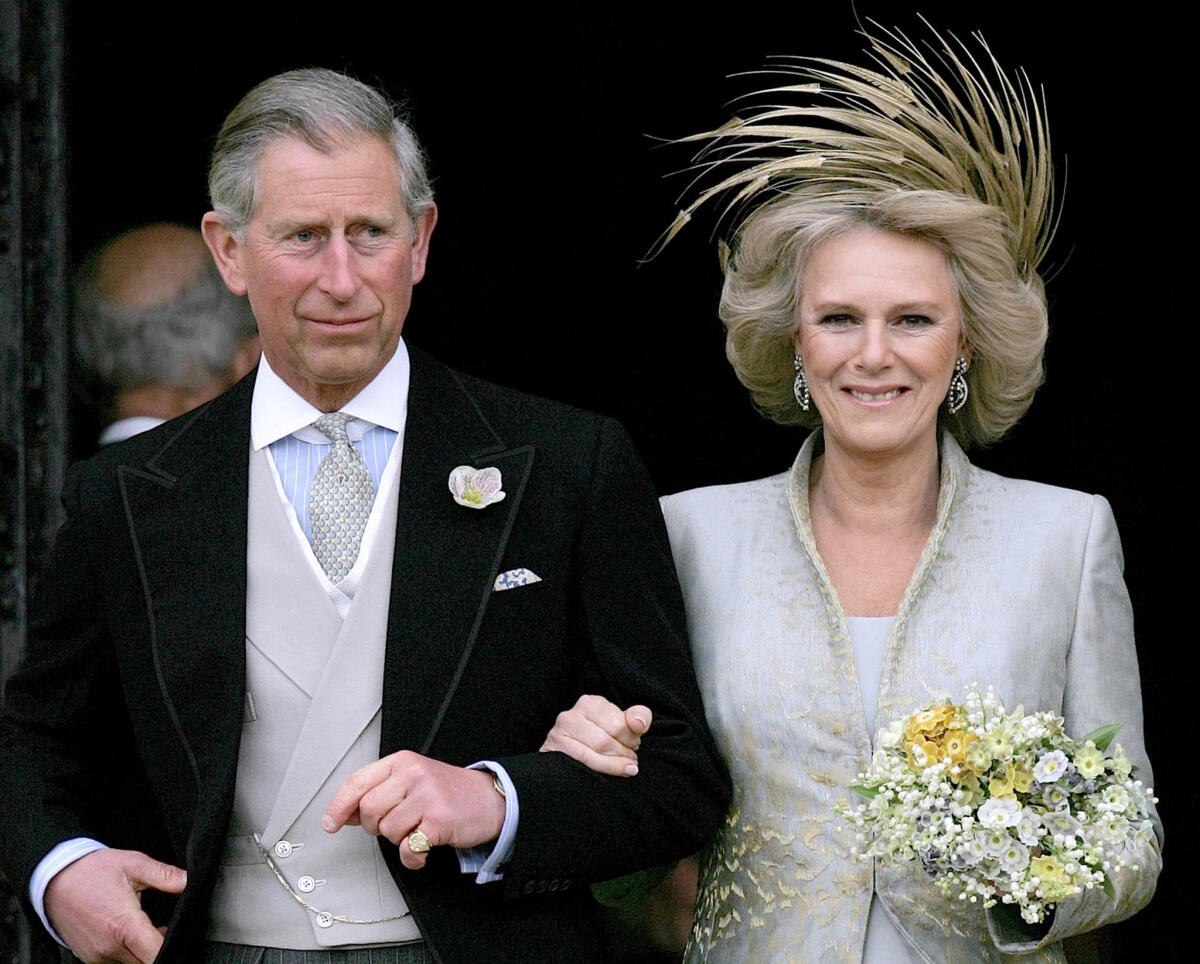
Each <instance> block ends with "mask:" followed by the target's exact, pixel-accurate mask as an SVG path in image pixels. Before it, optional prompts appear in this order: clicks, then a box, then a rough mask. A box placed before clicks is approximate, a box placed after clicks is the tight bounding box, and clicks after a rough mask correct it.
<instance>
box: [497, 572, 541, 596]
mask: <svg viewBox="0 0 1200 964" xmlns="http://www.w3.org/2000/svg"><path fill="white" fill-rule="evenodd" d="M541 581H542V577H541V576H539V575H538V574H537V573H536V572H534V571H533V570H531V569H509V570H508V572H502V573H500V575H498V576H497V577H496V582H495V584H494V585H493V586H492V592H502V591H503V590H505V589H516V588H517V587H518V586H528V585H529V584H530V583H534V582H541Z"/></svg>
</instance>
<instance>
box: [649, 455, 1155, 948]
mask: <svg viewBox="0 0 1200 964" xmlns="http://www.w3.org/2000/svg"><path fill="white" fill-rule="evenodd" d="M819 440H820V432H815V433H813V434H812V435H811V436H810V437H809V438H808V440H807V441H806V442H805V443H804V446H803V447H802V448H801V450H800V454H799V456H798V457H797V459H796V462H795V464H794V465H793V467H792V469H791V471H790V472H788V473H785V474H783V475H778V476H774V477H771V478H767V479H760V480H757V481H754V482H747V483H742V484H738V485H727V486H714V487H710V488H704V489H696V490H692V491H689V492H683V493H680V494H678V495H674V496H668V497H666V498H665V499H663V500H662V504H663V513H664V515H665V517H666V520H667V528H668V530H669V532H670V536H671V547H672V550H673V552H674V555H675V561H676V565H677V567H678V570H679V576H680V581H681V583H682V585H683V592H684V598H685V602H686V605H687V616H688V624H689V627H690V631H691V637H692V647H693V656H694V660H695V666H696V674H697V676H698V678H699V681H700V688H701V692H702V695H703V697H704V705H705V708H706V712H707V715H708V723H709V726H710V728H711V729H712V732H713V734H714V735H715V736H716V739H717V743H718V746H719V748H720V750H721V752H722V754H723V756H724V758H725V760H726V762H727V763H728V765H729V769H730V772H731V774H732V776H733V782H734V802H733V805H732V807H731V809H730V811H729V814H728V817H727V820H726V822H725V825H724V827H723V829H722V830H721V832H720V833H719V834H718V836H717V838H716V840H715V841H714V843H713V844H712V846H711V847H710V848H709V850H708V851H707V852H706V854H705V856H704V859H703V860H702V864H701V879H700V896H699V901H698V904H697V908H696V917H695V922H694V927H693V936H692V941H691V943H690V944H689V947H688V953H687V960H688V961H690V962H699V961H706V962H718V961H771V962H783V961H799V962H806V964H807V962H859V961H861V959H862V953H863V941H864V936H865V933H866V925H867V914H868V911H869V908H870V904H871V898H872V893H873V892H877V893H878V895H879V897H880V898H881V900H882V901H883V904H884V908H885V909H886V911H887V912H888V914H889V915H890V916H891V918H892V919H893V920H894V921H895V923H896V925H897V927H898V928H899V929H900V931H901V933H902V934H903V935H904V936H905V938H906V939H907V940H908V942H909V943H910V945H911V946H912V948H913V949H914V951H915V956H917V957H919V958H920V957H923V958H924V959H925V960H928V961H930V962H937V964H942V962H951V961H963V962H968V961H969V962H977V961H1005V960H1010V959H1012V958H1011V955H1014V954H1018V953H1020V954H1022V955H1023V956H1022V957H1021V960H1024V961H1038V962H1050V961H1063V960H1065V958H1064V956H1063V953H1062V948H1061V944H1060V941H1061V940H1062V938H1064V937H1067V936H1070V935H1071V934H1075V933H1080V932H1082V931H1086V930H1089V929H1091V928H1094V927H1098V926H1100V925H1102V924H1105V923H1109V922H1112V921H1116V920H1120V919H1122V918H1124V917H1127V916H1129V915H1130V914H1133V913H1134V912H1135V911H1137V910H1138V909H1140V908H1141V907H1142V906H1144V905H1145V904H1146V903H1147V902H1148V901H1149V900H1150V897H1151V896H1152V895H1153V893H1154V887H1155V882H1156V879H1157V877H1158V873H1159V870H1160V868H1161V864H1162V861H1161V857H1160V855H1159V852H1160V847H1161V836H1162V835H1161V827H1160V826H1158V825H1157V817H1156V818H1155V819H1156V831H1157V839H1156V840H1154V841H1151V842H1148V843H1146V844H1145V845H1143V846H1141V847H1140V848H1138V849H1139V850H1140V851H1142V852H1140V853H1138V854H1137V855H1136V857H1135V859H1132V860H1130V863H1131V864H1136V865H1137V868H1138V869H1137V870H1136V871H1135V870H1132V869H1128V870H1124V871H1121V872H1119V873H1117V874H1116V875H1115V879H1114V881H1113V883H1114V886H1115V890H1116V901H1115V902H1114V901H1112V900H1111V899H1109V898H1108V897H1106V896H1105V894H1104V893H1103V892H1102V890H1101V889H1100V888H1096V889H1094V890H1092V891H1087V892H1085V894H1084V895H1083V896H1081V897H1079V898H1073V899H1071V900H1068V901H1064V902H1063V903H1062V904H1061V905H1060V906H1059V907H1058V910H1057V912H1056V914H1055V917H1054V921H1053V925H1052V927H1051V929H1050V931H1049V933H1048V934H1045V935H1044V936H1042V937H1040V938H1037V937H1033V936H1031V934H1028V933H1025V932H1023V931H1014V932H1004V931H1003V928H1002V926H1001V923H1000V921H999V919H994V918H993V917H992V916H991V915H990V914H989V913H988V912H985V911H984V910H983V909H982V907H981V906H979V905H972V904H969V903H965V902H960V901H957V900H954V899H949V898H945V897H943V896H942V895H941V893H940V891H939V890H938V889H937V887H936V886H935V885H934V884H933V883H932V882H931V881H930V880H929V879H928V878H927V877H926V875H925V873H924V871H923V870H922V868H921V866H920V864H919V863H918V862H913V863H911V864H907V865H903V866H901V867H899V868H892V869H888V868H884V867H882V866H875V867H872V865H871V864H870V863H862V862H859V861H856V860H854V859H852V858H851V857H850V855H849V844H850V843H851V834H850V832H849V831H848V830H846V829H844V827H843V826H842V825H841V821H839V820H838V818H836V817H835V816H834V814H833V805H834V803H835V802H837V801H839V800H847V798H848V793H847V790H846V787H847V786H848V785H849V784H850V783H852V782H854V779H855V777H856V775H857V774H858V773H859V772H861V771H863V770H865V769H866V768H867V766H868V764H869V762H870V758H871V752H872V744H873V740H874V734H868V732H867V724H866V719H865V716H864V713H863V706H862V697H861V695H860V691H859V683H858V677H857V674H856V669H855V663H854V654H853V650H852V648H851V643H850V637H849V633H848V631H847V628H846V621H845V615H844V613H843V612H842V608H841V605H840V603H839V602H838V598H837V595H836V593H835V592H834V589H833V586H832V584H831V583H830V581H829V577H828V574H827V573H826V571H825V567H824V565H823V564H822V562H821V558H820V556H819V555H818V553H817V548H816V544H815V542H814V540H813V535H812V528H811V525H810V523H809V515H808V485H809V469H810V466H811V463H812V458H813V455H814V450H815V449H816V447H817V445H818V444H819ZM1122 566H1123V562H1122V556H1121V548H1120V542H1119V539H1118V536H1117V531H1116V525H1115V522H1114V520H1113V516H1112V511H1111V509H1110V508H1109V505H1108V503H1107V502H1106V501H1105V500H1104V499H1103V498H1101V497H1099V496H1090V495H1085V494H1083V493H1080V492H1073V491H1070V490H1067V489H1060V488H1054V487H1052V486H1046V485H1040V484H1037V483H1034V482H1023V481H1017V480H1013V479H1006V478H1002V477H1001V476H998V475H995V474H993V473H990V472H985V471H982V470H980V469H978V468H976V467H974V466H972V465H971V463H970V462H969V461H968V460H967V458H966V456H965V455H964V454H963V452H962V450H961V449H960V448H959V446H958V445H957V444H956V443H955V442H954V440H953V439H952V438H951V437H950V436H949V435H946V436H944V437H943V439H942V443H941V481H940V489H939V494H938V509H937V520H936V522H935V524H934V527H933V531H932V532H931V534H930V536H929V541H928V543H927V544H926V546H925V549H924V552H923V553H922V555H921V558H920V561H919V562H918V563H917V566H916V569H915V571H914V573H913V576H912V580H911V582H910V583H909V586H908V588H907V590H906V592H905V594H904V598H903V600H902V602H901V604H900V608H899V610H898V611H897V613H896V618H895V620H894V622H893V625H892V630H891V634H890V636H889V638H888V641H887V644H886V650H885V654H884V661H883V673H882V678H881V680H880V686H879V694H878V716H877V719H878V722H879V725H881V726H882V725H884V724H886V723H887V722H889V721H891V720H893V719H896V718H898V717H901V716H904V715H907V714H908V713H910V712H912V711H913V710H914V709H916V708H917V707H919V706H921V705H924V704H926V703H928V702H930V701H931V700H933V699H935V698H939V697H944V696H949V697H952V698H954V699H956V700H958V699H961V697H962V695H963V692H964V690H965V688H966V686H967V685H968V684H969V683H971V682H973V681H974V682H979V683H980V684H981V685H983V686H985V687H986V686H988V685H991V686H994V687H995V689H996V693H997V695H999V696H1001V697H1002V698H1003V699H1004V700H1005V702H1006V703H1007V704H1008V706H1009V707H1010V708H1015V707H1016V706H1017V705H1018V704H1023V705H1024V707H1025V709H1026V711H1027V712H1034V711H1039V710H1052V711H1055V712H1058V713H1061V714H1062V715H1063V716H1064V717H1065V719H1066V727H1067V732H1068V733H1069V734H1071V735H1072V736H1076V737H1078V736H1081V735H1082V734H1084V733H1087V732H1089V731H1091V730H1092V729H1094V728H1096V727H1098V726H1100V725H1102V724H1106V723H1121V724H1122V728H1121V732H1120V734H1119V736H1118V740H1119V742H1121V743H1122V745H1124V747H1125V749H1126V750H1127V752H1128V754H1129V756H1130V759H1131V760H1132V761H1133V762H1134V764H1135V765H1136V766H1137V767H1138V771H1137V776H1139V777H1140V778H1141V779H1142V780H1143V781H1144V782H1145V783H1146V784H1147V785H1151V783H1152V781H1151V774H1150V764H1149V761H1148V760H1147V758H1146V751H1145V747H1144V746H1143V738H1142V702H1141V693H1140V688H1139V683H1138V669H1137V655H1136V652H1135V649H1134V639H1133V614H1132V611H1131V609H1130V605H1129V595H1128V592H1127V591H1126V588H1125V583H1124V580H1123V577H1122Z"/></svg>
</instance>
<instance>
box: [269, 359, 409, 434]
mask: <svg viewBox="0 0 1200 964" xmlns="http://www.w3.org/2000/svg"><path fill="white" fill-rule="evenodd" d="M408 381H409V361H408V349H407V348H405V346H404V339H403V338H402V339H400V341H399V343H398V344H397V346H396V352H395V354H393V355H392V357H391V358H390V359H388V363H387V364H386V365H384V366H383V368H382V369H381V370H380V372H379V374H378V375H376V376H375V377H374V378H373V379H372V380H371V381H370V382H369V383H368V384H367V385H366V386H365V387H364V388H363V390H362V391H360V392H359V393H358V394H357V395H355V396H354V397H353V398H352V399H350V401H348V402H347V403H346V404H345V405H343V406H342V408H341V411H343V412H345V413H346V414H347V415H352V416H354V418H355V419H356V420H360V421H361V422H365V423H368V425H379V426H381V427H383V428H386V429H390V430H391V431H393V432H396V433H398V434H400V433H403V431H404V420H405V417H406V415H407V411H408ZM321 414H322V413H321V412H320V411H319V410H318V409H317V408H316V407H315V406H314V405H313V404H312V403H311V402H309V401H307V400H306V399H303V398H301V397H300V396H299V395H297V394H296V392H295V391H293V390H292V388H291V387H290V386H289V385H288V384H287V383H286V382H285V381H284V380H283V379H282V378H280V377H279V376H278V375H277V374H276V373H275V371H274V370H273V369H272V368H271V365H270V363H269V362H268V361H267V356H266V355H265V354H264V355H263V356H262V359H261V360H260V361H259V363H258V376H257V378H255V380H254V397H253V399H252V400H251V402H250V442H251V444H252V445H253V447H254V450H255V451H256V452H257V451H258V450H259V449H261V448H265V447H266V446H268V445H270V444H271V443H273V442H278V441H279V440H280V439H281V438H286V437H287V436H289V435H296V434H298V433H302V432H303V430H305V429H306V428H307V427H308V426H310V425H312V423H313V422H315V421H316V420H317V419H318V418H320V417H321ZM355 428H356V425H355V422H351V423H350V424H349V425H348V426H347V429H348V431H349V432H350V435H351V437H355V436H356V435H357V436H361V432H362V429H363V426H361V425H359V426H358V429H359V431H358V432H356V431H355ZM311 431H312V433H313V437H312V439H311V441H314V442H317V441H321V442H327V441H328V439H326V438H325V437H324V436H323V435H321V434H320V433H319V432H317V431H316V429H312V430H311ZM301 437H306V433H305V434H302V435H301Z"/></svg>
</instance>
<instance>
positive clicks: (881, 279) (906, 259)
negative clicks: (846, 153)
mask: <svg viewBox="0 0 1200 964" xmlns="http://www.w3.org/2000/svg"><path fill="white" fill-rule="evenodd" d="M800 284H801V290H800V305H799V310H798V312H797V315H798V317H797V326H796V350H797V351H798V352H799V354H800V357H801V358H802V359H803V360H804V370H805V375H806V377H807V379H808V387H809V391H810V392H811V393H812V399H813V402H814V404H815V405H816V407H817V410H818V411H819V412H820V413H821V420H822V422H823V423H824V430H825V445H826V448H830V447H835V448H838V449H841V450H842V451H843V452H844V453H845V454H848V455H851V456H855V457H859V458H870V459H872V460H878V459H879V458H881V457H883V458H886V457H888V456H890V455H895V456H900V455H901V454H903V453H905V452H908V451H911V450H912V449H913V448H914V447H920V446H922V445H927V444H928V443H929V441H930V439H931V438H933V439H936V433H937V416H938V406H939V405H941V404H942V402H943V401H944V400H945V398H946V392H947V390H948V389H949V385H950V377H951V375H952V374H953V371H954V362H955V360H956V359H957V358H958V356H959V355H960V354H961V353H962V347H961V345H962V307H961V305H960V303H959V298H958V293H957V291H956V290H955V286H954V279H953V276H952V275H951V272H950V264H949V262H948V261H947V259H946V255H945V254H943V253H942V251H940V250H939V249H938V248H936V247H935V246H934V245H932V244H930V243H929V242H928V241H924V240H921V239H919V238H914V237H911V236H909V235H904V234H896V233H894V232H891V231H882V230H879V229H878V228H872V227H863V228H860V229H856V230H854V231H851V232H849V233H847V234H843V235H840V236H838V237H835V238H831V239H830V240H828V241H824V242H822V243H821V244H820V245H819V246H818V247H817V248H816V250H815V251H813V253H812V256H811V257H810V258H809V260H808V265H807V267H806V268H805V271H804V276H803V278H802V279H801V283H800Z"/></svg>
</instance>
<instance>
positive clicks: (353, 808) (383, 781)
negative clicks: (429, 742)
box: [321, 750, 504, 870]
mask: <svg viewBox="0 0 1200 964" xmlns="http://www.w3.org/2000/svg"><path fill="white" fill-rule="evenodd" d="M346 824H358V825H361V826H362V828H363V829H364V830H365V831H367V833H370V834H375V835H377V836H383V837H387V839H388V840H390V841H391V842H392V843H394V844H397V845H399V847H400V862H401V863H402V864H404V866H405V867H407V868H408V869H409V870H420V869H421V868H422V867H424V866H425V860H426V858H427V857H428V854H415V853H413V852H412V850H410V849H409V846H408V835H409V834H411V833H412V832H413V831H414V830H418V829H419V830H420V831H421V832H422V833H423V834H425V836H426V837H428V838H429V842H430V843H431V844H433V845H434V846H435V847H436V846H441V845H448V846H451V847H458V848H459V849H466V848H467V847H476V846H478V845H479V844H484V843H489V842H491V841H493V840H495V839H496V838H497V837H498V836H500V828H501V827H503V826H504V798H503V797H502V796H500V794H498V793H497V792H496V788H495V786H494V785H493V776H492V774H491V772H490V771H488V770H464V769H463V768H462V767H456V766H451V765H450V764H448V763H441V762H439V761H437V760H431V759H429V758H428V757H424V756H421V755H420V754H419V753H413V752H411V751H410V750H401V751H400V752H399V753H393V754H392V755H391V756H385V757H384V758H383V759H382V760H376V761H375V762H374V763H369V764H367V765H366V766H365V767H362V768H361V769H359V770H357V771H355V773H354V774H353V775H352V776H351V777H350V779H349V780H347V781H346V782H345V783H344V784H343V785H342V788H341V789H340V790H338V792H337V793H336V794H335V795H334V797H333V801H332V802H331V803H330V804H329V807H328V809H327V810H326V811H325V816H323V817H322V818H321V826H322V827H324V828H325V830H326V831H328V832H329V833H336V832H337V831H338V830H340V829H341V828H342V827H343V826H345V825H346Z"/></svg>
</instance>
